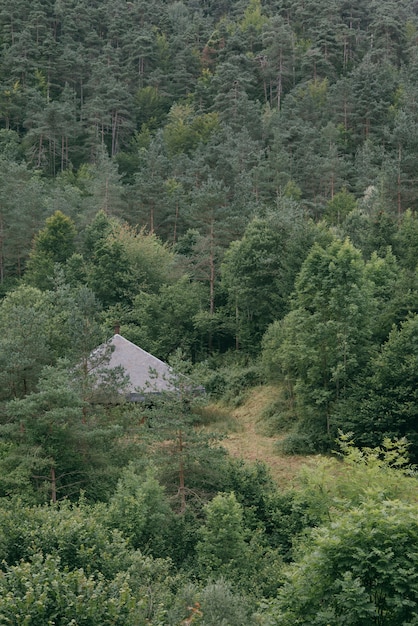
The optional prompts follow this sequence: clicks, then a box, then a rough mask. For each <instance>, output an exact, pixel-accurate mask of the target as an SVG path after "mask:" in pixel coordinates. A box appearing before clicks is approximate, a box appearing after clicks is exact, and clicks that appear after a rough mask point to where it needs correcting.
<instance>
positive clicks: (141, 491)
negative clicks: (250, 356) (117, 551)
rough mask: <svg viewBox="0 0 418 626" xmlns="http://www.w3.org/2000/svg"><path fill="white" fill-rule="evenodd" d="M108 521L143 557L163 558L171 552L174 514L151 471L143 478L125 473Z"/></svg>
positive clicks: (110, 506)
mask: <svg viewBox="0 0 418 626" xmlns="http://www.w3.org/2000/svg"><path fill="white" fill-rule="evenodd" d="M109 520H110V524H111V526H112V527H114V528H117V529H118V530H120V531H121V532H123V534H124V536H125V537H126V538H127V539H129V543H130V545H132V546H133V547H134V548H139V549H140V550H141V552H142V553H144V554H148V553H149V554H152V555H153V556H154V557H160V556H165V555H166V554H167V553H168V552H169V548H170V539H171V537H170V536H169V535H170V527H172V524H173V513H172V510H171V508H170V505H169V503H168V500H167V498H166V496H165V493H164V489H163V487H162V486H161V485H160V484H159V483H158V481H157V480H156V478H155V477H154V476H153V475H152V473H151V472H150V471H148V473H147V475H146V476H145V477H143V478H141V477H140V476H139V475H138V474H136V473H135V471H134V470H133V468H132V467H129V468H127V469H126V470H124V472H123V473H122V476H121V478H120V479H119V482H118V484H117V487H116V491H115V493H114V494H113V496H112V498H111V500H110V503H109ZM171 540H172V539H171Z"/></svg>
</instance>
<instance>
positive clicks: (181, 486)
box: [179, 430, 186, 513]
mask: <svg viewBox="0 0 418 626" xmlns="http://www.w3.org/2000/svg"><path fill="white" fill-rule="evenodd" d="M179 453H180V463H179V494H180V513H184V512H185V510H186V489H185V485H184V458H183V433H182V431H181V430H179Z"/></svg>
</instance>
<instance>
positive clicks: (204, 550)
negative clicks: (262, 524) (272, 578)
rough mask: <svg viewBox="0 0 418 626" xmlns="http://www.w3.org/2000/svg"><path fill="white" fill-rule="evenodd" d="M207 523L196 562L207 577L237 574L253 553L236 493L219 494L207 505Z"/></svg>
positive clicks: (203, 530)
mask: <svg viewBox="0 0 418 626" xmlns="http://www.w3.org/2000/svg"><path fill="white" fill-rule="evenodd" d="M205 514H206V523H205V525H204V526H203V527H202V529H201V531H200V537H201V540H200V542H199V543H198V544H197V546H196V554H197V561H198V564H199V567H200V569H201V571H202V573H203V574H204V575H205V576H206V577H219V576H226V577H227V578H233V577H234V570H235V572H236V571H237V570H238V572H239V570H240V569H242V568H244V567H245V566H246V564H247V561H248V559H249V556H250V553H249V548H248V545H247V543H246V541H245V539H246V532H245V528H244V523H243V512H242V507H241V506H240V504H239V503H238V502H237V500H236V497H235V495H234V493H232V492H231V493H229V494H218V495H217V496H216V497H215V498H214V499H213V500H212V501H211V502H210V503H209V504H207V505H206V507H205Z"/></svg>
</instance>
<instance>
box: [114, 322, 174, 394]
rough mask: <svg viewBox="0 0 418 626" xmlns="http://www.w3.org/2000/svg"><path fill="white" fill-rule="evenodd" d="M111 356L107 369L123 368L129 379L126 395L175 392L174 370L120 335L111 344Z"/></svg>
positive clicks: (115, 336)
mask: <svg viewBox="0 0 418 626" xmlns="http://www.w3.org/2000/svg"><path fill="white" fill-rule="evenodd" d="M109 345H110V346H111V350H112V352H111V355H110V360H109V362H108V364H107V365H106V367H107V368H111V369H113V368H115V367H123V369H124V370H125V375H126V376H128V377H129V381H130V382H129V384H128V386H127V389H126V393H128V394H130V395H132V394H137V393H138V392H145V393H161V392H163V391H175V389H176V386H175V384H174V382H173V377H174V373H173V370H172V368H171V367H170V366H169V365H167V363H164V361H160V359H157V357H155V356H153V355H152V354H150V353H149V352H146V351H145V350H143V349H142V348H139V347H138V346H136V345H135V344H134V343H132V342H131V341H128V339H125V337H122V336H121V335H119V334H115V335H113V337H112V339H111V340H110V342H109Z"/></svg>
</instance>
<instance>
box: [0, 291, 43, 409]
mask: <svg viewBox="0 0 418 626" xmlns="http://www.w3.org/2000/svg"><path fill="white" fill-rule="evenodd" d="M50 316H51V307H50V306H49V303H48V300H47V298H46V297H45V295H44V294H43V293H42V292H41V291H39V290H38V289H36V288H34V287H28V286H24V285H21V286H20V287H18V288H17V289H16V290H15V291H12V292H10V293H9V294H8V295H7V296H6V297H5V298H4V300H3V301H2V302H1V304H0V387H1V391H0V397H1V399H2V400H11V399H12V398H13V397H15V398H20V397H23V396H24V395H25V394H27V393H30V392H32V391H35V389H36V384H37V381H38V378H39V375H40V370H41V368H42V367H43V366H44V365H46V364H48V363H51V361H52V360H53V355H52V351H51V346H50V344H49V332H48V324H49V319H50Z"/></svg>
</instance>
